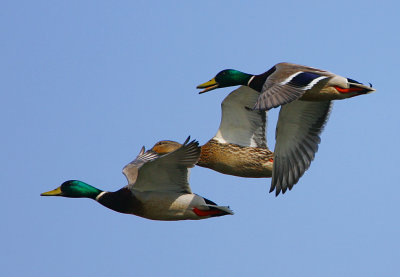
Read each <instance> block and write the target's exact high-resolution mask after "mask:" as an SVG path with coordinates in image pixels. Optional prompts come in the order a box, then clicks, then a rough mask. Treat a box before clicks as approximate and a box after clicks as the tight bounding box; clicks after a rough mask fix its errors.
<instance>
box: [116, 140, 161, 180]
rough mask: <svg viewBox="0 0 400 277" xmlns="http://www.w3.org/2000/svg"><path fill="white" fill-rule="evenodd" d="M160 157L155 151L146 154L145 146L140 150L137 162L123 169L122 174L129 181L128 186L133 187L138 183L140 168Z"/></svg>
mask: <svg viewBox="0 0 400 277" xmlns="http://www.w3.org/2000/svg"><path fill="white" fill-rule="evenodd" d="M157 157H158V155H157V153H155V152H153V151H147V152H145V148H144V146H143V147H142V149H141V150H140V153H139V155H138V156H137V157H136V159H135V160H133V161H132V162H130V163H129V164H127V165H126V166H125V167H124V168H123V169H122V173H123V174H124V175H125V177H126V179H127V180H128V185H132V184H134V183H135V182H136V178H137V176H138V172H139V168H140V167H141V166H142V165H144V164H145V163H146V162H148V161H152V160H154V159H156V158H157Z"/></svg>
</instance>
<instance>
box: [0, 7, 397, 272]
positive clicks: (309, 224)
mask: <svg viewBox="0 0 400 277" xmlns="http://www.w3.org/2000/svg"><path fill="white" fill-rule="evenodd" d="M189 2H190V3H189ZM399 10H400V6H399V4H398V3H397V1H394V0H393V1H340V0H339V1H334V2H332V1H307V0H306V1H253V2H252V1H40V0H38V1H7V0H6V1H3V2H2V5H1V9H0V34H1V38H2V39H1V43H0V53H1V59H0V60H1V61H0V80H1V81H0V92H1V101H0V106H1V109H0V120H1V126H2V135H1V136H0V145H1V146H0V148H1V158H0V166H1V168H2V170H1V173H0V181H1V188H2V192H1V193H0V205H1V206H0V207H1V210H2V220H1V221H2V222H1V228H0V234H1V236H0V237H1V247H0V254H1V259H0V267H1V271H2V275H4V276H42V277H47V276H68V277H69V276H177V275H181V276H183V275H189V276H245V274H247V276H395V275H396V274H398V272H399V270H400V269H399V263H398V262H399V259H400V253H399V251H400V243H399V233H400V222H399V203H400V201H399V195H400V184H399V168H398V167H399V155H400V151H399V145H398V140H399V139H398V137H399V126H400V124H399V123H400V117H399V112H398V111H399V108H398V107H399V104H398V103H399V101H400V96H399V91H398V90H399V89H398V85H397V82H398V79H399V64H400V58H399V49H400V35H399V30H398V28H399V20H398V16H399ZM281 61H287V62H294V63H299V64H304V65H308V66H314V67H318V68H322V69H326V70H330V71H332V72H335V73H337V74H340V75H343V76H346V77H350V78H353V79H355V80H358V81H360V82H365V83H368V82H371V83H372V84H373V85H374V87H375V88H376V89H377V91H376V92H375V93H373V94H370V95H367V96H360V97H356V98H352V99H349V100H344V101H337V102H335V104H334V108H333V112H332V113H331V117H330V120H329V122H328V124H327V126H326V128H325V131H324V133H323V134H322V143H321V145H320V149H319V151H318V153H317V155H316V159H315V161H314V162H313V163H312V165H311V168H310V169H309V170H308V171H307V172H306V174H305V175H304V176H303V178H301V179H300V182H299V183H298V184H297V185H296V186H295V188H294V189H293V190H292V191H291V192H289V193H286V194H285V195H284V196H279V197H278V198H276V197H275V196H274V195H273V194H268V193H267V192H268V189H269V185H270V179H245V178H237V177H232V176H226V175H222V174H219V173H217V172H214V171H211V170H207V169H204V168H199V167H196V168H194V169H193V170H192V173H191V180H190V183H191V187H192V190H193V191H194V192H196V193H198V194H200V195H202V196H205V197H207V198H209V199H211V200H213V201H215V202H217V203H218V204H221V205H230V207H231V208H232V209H233V210H234V211H235V212H236V214H235V215H234V216H225V217H220V218H213V219H208V220H201V221H181V222H156V221H150V220H146V219H142V218H139V217H136V216H130V215H123V214H118V213H115V212H113V211H111V210H108V209H106V208H105V207H103V206H101V205H99V204H97V203H95V202H94V201H92V200H89V199H67V198H56V197H54V198H44V197H40V196H39V194H40V193H41V192H44V191H47V190H50V189H53V188H55V187H57V186H58V185H60V184H61V183H62V182H63V181H65V180H68V179H79V180H82V181H85V182H87V183H89V184H92V185H94V186H96V187H98V188H100V189H104V190H109V191H113V190H117V189H119V188H120V187H122V186H124V185H125V184H126V180H125V177H124V176H123V175H122V173H121V170H122V167H123V166H124V165H125V164H127V163H128V162H130V161H131V160H132V159H133V158H135V157H136V155H137V154H138V152H139V150H140V148H141V147H142V146H143V145H145V146H146V147H151V146H152V145H153V144H154V143H155V142H157V141H158V140H161V139H172V140H177V141H181V142H182V141H184V139H185V138H186V137H187V136H188V135H191V136H192V137H193V138H196V139H198V140H199V141H200V143H201V144H203V143H205V142H206V141H207V140H208V139H210V138H211V137H212V136H214V134H215V132H216V130H217V128H218V125H219V120H220V102H221V101H222V100H223V99H224V97H225V96H226V95H227V94H228V93H229V92H230V91H231V90H232V88H226V89H220V90H215V91H212V92H209V93H207V94H204V95H198V94H197V92H198V91H197V90H196V89H195V87H196V85H198V84H200V83H202V82H204V81H207V80H209V79H210V78H211V77H212V76H213V75H214V74H215V73H217V72H218V71H219V70H222V69H225V68H235V69H239V70H242V71H245V72H250V73H262V72H264V71H266V70H267V69H269V68H270V67H271V66H272V65H274V64H275V63H277V62H281ZM277 112H278V110H273V111H272V112H271V113H270V114H271V115H270V119H271V122H270V124H269V129H268V130H269V133H268V139H269V141H268V144H269V145H270V147H271V148H272V149H273V145H274V141H273V138H274V128H275V123H274V122H273V121H274V120H276V117H277Z"/></svg>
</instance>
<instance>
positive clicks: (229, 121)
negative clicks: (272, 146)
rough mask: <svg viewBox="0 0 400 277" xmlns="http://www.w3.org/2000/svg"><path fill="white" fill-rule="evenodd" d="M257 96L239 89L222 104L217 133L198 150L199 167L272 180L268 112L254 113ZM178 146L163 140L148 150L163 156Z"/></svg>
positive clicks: (257, 94)
mask: <svg viewBox="0 0 400 277" xmlns="http://www.w3.org/2000/svg"><path fill="white" fill-rule="evenodd" d="M258 96H259V93H258V92H256V91H255V90H253V89H251V88H249V87H246V86H241V87H239V88H238V89H236V90H234V91H233V92H231V93H230V94H229V95H228V96H227V97H226V98H225V99H224V101H222V104H221V110H222V117H221V123H220V126H219V129H218V131H217V134H216V135H215V136H214V137H213V138H212V139H211V140H209V141H208V142H207V143H206V144H204V145H203V146H202V147H201V155H200V159H199V161H198V163H197V165H198V166H202V167H207V168H210V169H213V170H215V171H218V172H221V173H224V174H229V175H234V176H240V177H254V178H260V177H271V176H272V163H273V159H272V158H273V153H272V152H271V151H270V150H269V149H268V147H267V142H266V139H265V123H266V118H267V113H266V112H264V111H258V110H253V109H252V107H253V106H254V104H255V102H256V101H257V98H258ZM180 146H181V144H180V143H178V142H174V141H170V140H164V141H160V142H158V143H156V144H155V145H154V146H153V148H152V149H151V150H153V151H154V152H156V153H158V154H166V153H169V152H171V151H174V150H176V149H177V148H179V147H180Z"/></svg>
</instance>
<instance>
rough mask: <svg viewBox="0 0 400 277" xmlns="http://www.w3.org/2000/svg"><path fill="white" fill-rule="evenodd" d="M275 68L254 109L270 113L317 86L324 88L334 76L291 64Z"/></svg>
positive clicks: (326, 72) (279, 65) (323, 71)
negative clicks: (271, 110) (269, 111)
mask: <svg viewBox="0 0 400 277" xmlns="http://www.w3.org/2000/svg"><path fill="white" fill-rule="evenodd" d="M275 68H276V70H275V71H274V72H273V73H272V74H271V75H270V76H269V77H268V78H267V80H266V81H265V83H264V85H263V88H262V93H261V95H260V97H259V98H258V100H257V103H256V104H255V105H254V109H257V110H267V111H268V110H270V109H272V108H276V107H278V106H281V105H285V104H288V103H290V102H292V101H294V100H297V99H299V98H300V97H301V96H302V95H303V94H304V93H305V92H306V91H307V90H309V89H312V88H313V87H315V86H316V85H318V86H320V87H321V88H322V86H323V85H324V84H326V83H327V82H328V81H329V79H330V78H331V77H332V76H334V74H332V73H330V72H328V71H325V70H320V69H316V68H312V67H307V66H302V65H295V64H290V63H279V64H277V65H275Z"/></svg>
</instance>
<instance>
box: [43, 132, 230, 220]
mask: <svg viewBox="0 0 400 277" xmlns="http://www.w3.org/2000/svg"><path fill="white" fill-rule="evenodd" d="M188 141H189V138H188V139H187V140H186V141H185V142H184V143H183V144H182V145H181V146H180V147H178V148H177V149H175V150H174V151H172V152H170V153H169V154H167V155H163V156H160V155H158V154H157V153H155V152H154V151H147V152H145V149H144V147H143V148H142V150H141V151H140V153H139V155H138V156H137V158H136V159H135V160H134V161H132V162H131V163H129V164H128V165H126V166H125V167H124V169H123V173H124V175H125V176H126V178H127V180H128V185H127V186H125V187H123V188H121V189H120V190H118V191H115V192H107V191H102V190H100V189H97V188H95V187H93V186H91V185H88V184H86V183H84V182H82V181H77V180H70V181H66V182H64V183H63V184H62V185H61V186H60V187H58V188H56V189H55V190H52V191H49V192H44V193H42V194H41V195H42V196H62V197H70V198H90V199H93V200H95V201H97V202H99V203H100V204H102V205H104V206H106V207H107V208H110V209H112V210H114V211H117V212H120V213H126V214H134V215H137V216H141V217H144V218H148V219H153V220H185V219H194V220H195V219H205V218H209V217H215V216H223V215H227V214H233V212H232V211H231V210H230V209H229V207H225V206H218V205H217V204H215V203H214V202H212V201H210V200H208V199H206V198H203V197H201V196H199V195H196V194H193V193H192V191H191V189H190V186H189V183H188V172H189V168H191V167H193V166H194V164H195V163H196V162H197V161H198V159H199V156H200V147H199V145H198V142H196V141H192V142H190V143H188Z"/></svg>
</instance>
